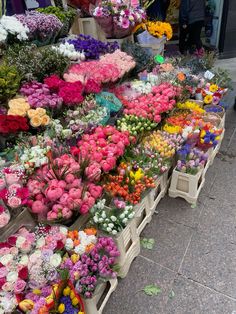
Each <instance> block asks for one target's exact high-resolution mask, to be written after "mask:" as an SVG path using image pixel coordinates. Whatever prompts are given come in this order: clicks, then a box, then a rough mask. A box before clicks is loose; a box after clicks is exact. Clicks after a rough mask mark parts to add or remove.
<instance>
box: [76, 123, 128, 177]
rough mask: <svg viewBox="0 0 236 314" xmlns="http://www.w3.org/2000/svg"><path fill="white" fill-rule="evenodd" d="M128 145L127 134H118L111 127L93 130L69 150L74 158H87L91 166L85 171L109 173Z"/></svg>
mask: <svg viewBox="0 0 236 314" xmlns="http://www.w3.org/2000/svg"><path fill="white" fill-rule="evenodd" d="M129 144H130V141H129V133H128V132H120V131H118V130H117V129H116V128H115V127H113V126H106V127H102V126H99V127H97V128H96V129H95V131H94V133H93V134H90V135H89V134H85V135H83V137H82V139H81V140H80V141H79V142H78V145H77V147H72V148H71V153H72V154H73V155H74V156H78V157H80V158H81V157H82V158H89V159H90V162H91V163H92V165H93V168H92V166H91V165H90V167H88V168H87V169H86V171H87V173H88V174H89V175H90V174H91V172H95V173H99V171H98V170H99V169H101V170H102V171H104V172H109V171H110V170H112V169H113V168H114V167H115V166H116V161H117V158H119V157H120V156H122V155H123V154H124V151H125V147H126V146H128V145H129Z"/></svg>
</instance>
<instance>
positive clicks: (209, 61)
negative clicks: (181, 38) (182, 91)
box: [172, 51, 216, 74]
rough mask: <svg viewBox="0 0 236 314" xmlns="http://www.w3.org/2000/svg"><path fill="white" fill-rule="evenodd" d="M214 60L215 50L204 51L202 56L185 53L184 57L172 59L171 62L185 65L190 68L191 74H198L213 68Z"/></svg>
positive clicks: (181, 65)
mask: <svg viewBox="0 0 236 314" xmlns="http://www.w3.org/2000/svg"><path fill="white" fill-rule="evenodd" d="M215 60H216V52H215V51H206V52H205V53H204V55H203V56H202V57H197V56H194V55H187V56H186V57H182V58H177V59H176V60H172V61H173V62H172V64H173V65H174V66H175V65H179V66H180V67H187V68H190V69H191V72H192V73H193V74H199V73H201V72H205V71H207V70H210V69H212V68H213V66H214V63H215Z"/></svg>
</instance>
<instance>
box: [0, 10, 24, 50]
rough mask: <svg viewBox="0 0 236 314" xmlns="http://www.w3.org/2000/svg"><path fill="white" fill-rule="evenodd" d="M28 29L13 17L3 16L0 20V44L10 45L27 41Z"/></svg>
mask: <svg viewBox="0 0 236 314" xmlns="http://www.w3.org/2000/svg"><path fill="white" fill-rule="evenodd" d="M28 33H29V28H28V27H27V26H26V25H23V23H21V22H20V21H19V20H18V19H17V18H16V17H15V16H6V15H3V16H2V17H1V19H0V44H12V43H14V42H22V41H26V40H28Z"/></svg>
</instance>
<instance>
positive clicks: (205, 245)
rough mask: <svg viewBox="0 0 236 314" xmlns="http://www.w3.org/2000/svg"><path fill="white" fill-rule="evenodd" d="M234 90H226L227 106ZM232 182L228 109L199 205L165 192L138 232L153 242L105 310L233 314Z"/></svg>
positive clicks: (234, 120) (108, 313)
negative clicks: (154, 291)
mask: <svg viewBox="0 0 236 314" xmlns="http://www.w3.org/2000/svg"><path fill="white" fill-rule="evenodd" d="M221 62H222V60H221ZM231 65H232V63H231ZM232 71H234V69H232ZM233 77H234V78H235V81H236V74H235V75H234V76H233ZM234 87H235V90H236V83H235V84H234ZM235 94H236V93H235V92H229V94H228V95H227V99H226V102H227V103H228V104H230V106H232V104H233V102H234V96H235ZM235 186H236V112H235V111H234V110H233V109H232V108H231V109H229V110H228V111H227V114H226V131H225V137H224V140H223V142H222V146H221V150H220V153H219V154H218V155H217V156H216V158H215V161H214V163H213V165H212V166H211V167H210V168H209V170H208V172H207V174H206V182H205V185H204V187H203V189H202V191H201V193H200V196H199V200H198V203H197V206H196V207H194V206H191V205H189V204H188V203H187V202H185V201H184V200H182V199H180V198H177V199H172V198H170V197H168V196H166V197H165V198H164V199H163V200H162V201H161V202H160V203H159V204H158V206H157V211H158V213H157V214H154V216H153V219H152V221H151V222H150V224H149V225H147V226H146V228H145V229H144V231H143V233H142V235H141V237H145V238H154V239H155V244H154V247H153V249H152V250H147V249H144V248H142V249H141V253H140V255H139V256H138V257H137V258H136V259H135V260H134V262H133V264H132V265H131V268H130V271H129V273H128V275H127V277H126V278H125V279H120V280H119V285H118V287H117V289H116V290H115V292H114V293H113V294H112V296H111V298H110V299H109V301H108V303H107V305H106V307H105V309H104V311H103V314H236V205H235V204H236V189H235ZM151 284H155V285H157V286H158V287H160V289H161V292H160V293H159V294H158V295H156V296H147V295H146V294H145V293H144V292H143V291H142V289H143V288H144V287H145V286H147V285H151Z"/></svg>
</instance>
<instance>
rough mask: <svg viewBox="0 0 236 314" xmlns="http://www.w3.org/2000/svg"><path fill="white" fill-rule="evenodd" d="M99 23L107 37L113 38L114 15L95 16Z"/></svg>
mask: <svg viewBox="0 0 236 314" xmlns="http://www.w3.org/2000/svg"><path fill="white" fill-rule="evenodd" d="M94 18H95V20H96V22H97V23H98V25H99V26H100V27H101V28H102V30H103V31H104V32H105V34H106V37H108V38H112V37H113V27H114V26H113V17H112V16H106V17H103V16H102V17H99V16H95V17H94Z"/></svg>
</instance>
